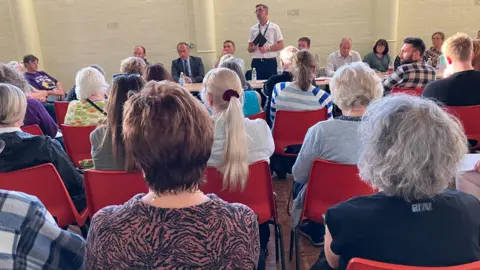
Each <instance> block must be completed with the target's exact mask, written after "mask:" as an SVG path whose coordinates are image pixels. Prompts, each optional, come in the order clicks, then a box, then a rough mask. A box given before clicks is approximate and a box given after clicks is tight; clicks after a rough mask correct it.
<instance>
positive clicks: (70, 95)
mask: <svg viewBox="0 0 480 270" xmlns="http://www.w3.org/2000/svg"><path fill="white" fill-rule="evenodd" d="M90 67H91V68H94V69H96V70H98V71H100V73H102V75H103V77H105V78H106V76H107V75H106V74H105V70H103V68H102V67H101V66H99V65H91V66H90ZM75 87H76V85H74V86H73V87H72V89H71V90H70V92H68V94H67V97H66V98H65V100H67V101H72V100H78V98H77V94H76V92H75ZM105 97H106V96H105Z"/></svg>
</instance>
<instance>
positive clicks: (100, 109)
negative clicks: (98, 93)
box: [87, 98, 107, 116]
mask: <svg viewBox="0 0 480 270" xmlns="http://www.w3.org/2000/svg"><path fill="white" fill-rule="evenodd" d="M87 102H88V103H90V105H92V106H93V107H94V108H95V109H97V111H99V112H100V113H102V114H103V115H105V116H107V113H106V112H105V111H104V110H102V108H100V107H98V105H97V104H95V102H93V101H91V100H90V99H88V98H87Z"/></svg>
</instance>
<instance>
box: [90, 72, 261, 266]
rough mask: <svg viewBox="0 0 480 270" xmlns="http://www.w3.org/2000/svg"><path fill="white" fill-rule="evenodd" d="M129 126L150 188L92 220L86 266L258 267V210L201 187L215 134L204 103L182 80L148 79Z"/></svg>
mask: <svg viewBox="0 0 480 270" xmlns="http://www.w3.org/2000/svg"><path fill="white" fill-rule="evenodd" d="M230 72H231V71H230ZM231 73H232V74H233V72H231ZM222 83H223V82H222ZM237 86H238V89H237V90H238V91H241V88H240V83H239V80H238V78H237ZM236 103H238V104H236V106H237V108H236V110H235V112H237V113H238V114H239V117H237V116H235V117H237V119H236V120H237V123H239V121H244V119H243V118H240V117H242V115H241V104H240V103H239V101H236ZM123 127H124V130H123V131H124V133H123V136H124V140H125V146H126V149H127V156H130V155H131V156H132V157H133V159H134V160H135V162H136V163H137V164H138V165H139V166H140V168H141V169H142V171H143V172H144V174H145V180H146V182H147V183H148V186H149V188H150V191H149V192H148V193H147V194H138V195H136V196H134V197H133V198H132V199H130V200H129V201H128V202H127V203H125V204H124V205H119V206H109V207H106V208H104V209H102V210H100V211H99V212H98V213H97V214H96V215H95V216H94V217H93V220H92V224H91V227H90V231H89V233H88V239H87V251H86V256H85V258H86V268H87V269H98V268H104V269H113V268H115V269H130V268H135V269H139V268H143V269H174V268H188V269H191V268H199V269H255V268H256V264H257V260H258V257H259V239H258V224H257V217H256V215H255V213H254V212H253V211H252V210H251V209H249V208H248V207H246V206H244V205H242V204H238V203H232V204H230V203H227V202H225V201H223V200H221V199H220V198H218V197H217V196H215V195H214V194H208V195H205V194H203V193H202V191H201V190H200V189H199V186H200V184H201V183H202V181H204V172H205V168H206V165H207V161H208V159H209V158H210V153H211V150H212V149H211V148H212V143H213V136H214V135H213V121H212V119H211V117H210V116H209V115H208V112H207V110H205V108H204V107H203V105H202V104H201V103H200V102H199V101H198V100H196V99H195V98H194V97H193V96H192V95H191V94H190V93H189V92H188V91H187V90H185V89H184V88H182V87H180V86H179V85H178V84H176V83H173V82H168V81H163V82H155V81H150V82H148V83H147V85H146V86H145V89H143V90H142V91H140V93H138V94H135V95H133V96H132V97H131V98H130V99H129V100H128V101H127V102H126V104H125V112H124V119H123ZM237 134H238V133H237ZM159 138H161V139H160V140H159ZM235 141H236V140H235ZM235 146H236V147H237V145H235ZM179 149H181V151H179ZM244 166H245V168H246V164H245V165H244ZM244 173H245V177H246V173H247V172H244ZM244 173H242V174H244ZM146 239H152V241H145V240H146ZM119 258H122V259H119Z"/></svg>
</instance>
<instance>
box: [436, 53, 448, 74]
mask: <svg viewBox="0 0 480 270" xmlns="http://www.w3.org/2000/svg"><path fill="white" fill-rule="evenodd" d="M445 68H447V63H446V61H445V56H444V55H443V54H442V55H440V57H439V58H438V64H437V70H438V71H439V72H443V71H445Z"/></svg>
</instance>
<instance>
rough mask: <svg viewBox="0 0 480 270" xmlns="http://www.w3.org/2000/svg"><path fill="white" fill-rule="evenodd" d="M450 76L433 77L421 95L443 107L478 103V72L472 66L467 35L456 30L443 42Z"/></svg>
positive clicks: (471, 53)
mask: <svg viewBox="0 0 480 270" xmlns="http://www.w3.org/2000/svg"><path fill="white" fill-rule="evenodd" d="M443 52H444V55H445V57H446V60H447V61H446V62H447V69H446V70H449V73H452V75H450V77H448V78H445V79H442V80H436V81H433V82H431V83H429V84H428V85H427V87H425V91H424V92H423V96H424V97H428V98H432V99H435V100H436V101H438V102H440V103H442V104H444V105H446V106H473V105H480V91H479V90H480V89H479V87H480V71H476V70H474V69H473V67H472V59H473V44H472V40H471V39H470V37H469V36H468V35H467V34H464V33H458V34H456V35H454V36H452V37H450V38H448V39H447V41H446V42H445V44H444V45H443Z"/></svg>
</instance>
